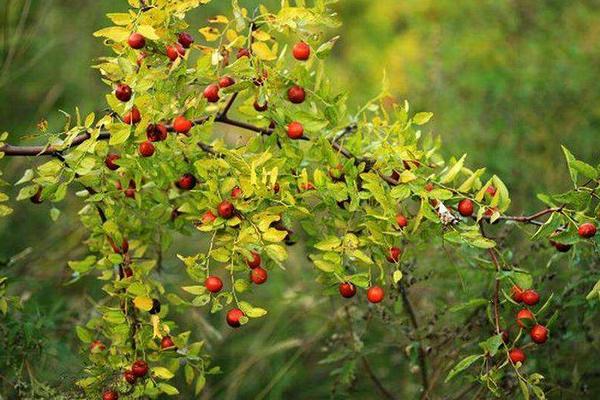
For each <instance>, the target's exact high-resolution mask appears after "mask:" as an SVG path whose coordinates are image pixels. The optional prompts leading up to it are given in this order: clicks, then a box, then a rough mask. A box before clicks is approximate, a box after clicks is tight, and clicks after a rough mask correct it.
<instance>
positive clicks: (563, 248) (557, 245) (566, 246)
mask: <svg viewBox="0 0 600 400" xmlns="http://www.w3.org/2000/svg"><path fill="white" fill-rule="evenodd" d="M550 244H551V245H552V246H554V248H555V249H556V250H558V251H559V252H561V253H566V252H567V251H569V250H571V245H570V244H564V243H559V242H555V241H554V240H550Z"/></svg>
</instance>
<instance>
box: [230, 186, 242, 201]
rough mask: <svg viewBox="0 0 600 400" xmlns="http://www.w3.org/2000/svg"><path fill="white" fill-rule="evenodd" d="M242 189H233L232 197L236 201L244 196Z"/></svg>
mask: <svg viewBox="0 0 600 400" xmlns="http://www.w3.org/2000/svg"><path fill="white" fill-rule="evenodd" d="M242 193H243V192H242V189H240V187H239V186H236V187H234V188H233V189H231V197H232V198H234V199H237V198H238V197H241V196H242Z"/></svg>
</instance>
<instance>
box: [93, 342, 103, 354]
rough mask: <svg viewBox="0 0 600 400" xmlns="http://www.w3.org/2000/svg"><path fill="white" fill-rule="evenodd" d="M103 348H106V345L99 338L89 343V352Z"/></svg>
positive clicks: (96, 351)
mask: <svg viewBox="0 0 600 400" xmlns="http://www.w3.org/2000/svg"><path fill="white" fill-rule="evenodd" d="M104 350H106V346H105V345H104V343H102V342H101V341H100V340H94V341H93V342H92V343H90V352H92V353H99V352H101V351H104Z"/></svg>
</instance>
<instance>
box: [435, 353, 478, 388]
mask: <svg viewBox="0 0 600 400" xmlns="http://www.w3.org/2000/svg"><path fill="white" fill-rule="evenodd" d="M482 357H483V355H482V354H476V355H471V356H468V357H466V358H463V359H462V360H461V361H460V362H459V363H458V364H456V365H455V366H454V368H452V369H451V370H450V372H449V373H448V376H447V377H446V380H445V381H444V382H448V381H450V380H451V379H452V378H454V377H455V376H456V375H457V374H459V373H460V372H462V371H464V370H465V369H467V368H469V367H470V366H471V364H473V363H474V362H475V361H477V360H479V359H480V358H482Z"/></svg>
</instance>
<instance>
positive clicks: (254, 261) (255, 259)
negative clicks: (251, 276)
mask: <svg viewBox="0 0 600 400" xmlns="http://www.w3.org/2000/svg"><path fill="white" fill-rule="evenodd" d="M260 262H261V259H260V254H258V253H257V252H256V251H253V252H252V253H251V254H250V258H248V259H246V265H248V266H249V267H250V268H252V269H254V268H258V267H260Z"/></svg>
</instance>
